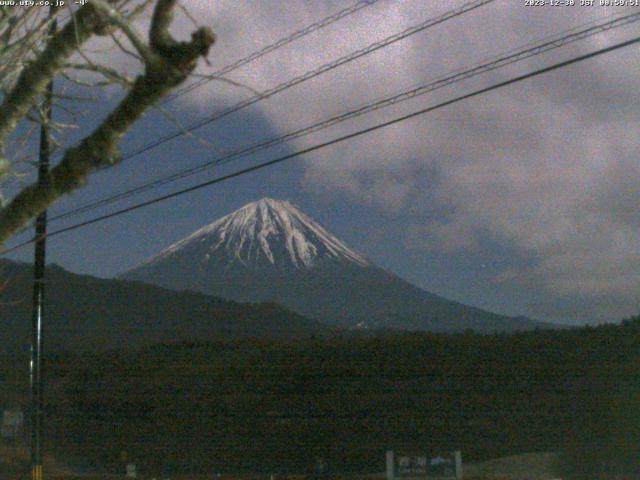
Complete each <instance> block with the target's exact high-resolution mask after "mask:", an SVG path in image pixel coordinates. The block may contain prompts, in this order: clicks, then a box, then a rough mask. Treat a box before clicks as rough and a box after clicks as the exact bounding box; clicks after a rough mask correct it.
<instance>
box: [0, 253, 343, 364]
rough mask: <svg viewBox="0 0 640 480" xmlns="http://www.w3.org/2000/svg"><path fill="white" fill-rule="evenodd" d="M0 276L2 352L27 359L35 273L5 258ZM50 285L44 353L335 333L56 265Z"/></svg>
mask: <svg viewBox="0 0 640 480" xmlns="http://www.w3.org/2000/svg"><path fill="white" fill-rule="evenodd" d="M0 277H1V278H2V279H4V280H6V282H5V284H4V287H3V288H2V289H1V290H0V318H2V321H3V328H2V329H0V346H2V349H3V350H9V353H15V352H23V353H24V351H25V349H26V348H27V346H28V345H29V338H30V337H29V335H30V330H29V329H30V326H31V322H30V318H31V292H32V282H33V267H32V266H31V265H29V264H25V263H19V262H13V261H10V260H0ZM46 279H47V287H46V292H45V302H46V310H45V314H46V326H45V328H46V339H47V340H46V341H47V345H46V349H47V351H65V350H71V351H77V350H81V351H87V350H110V349H129V348H138V347H142V346H150V345H153V344H157V343H173V342H179V341H192V340H217V339H235V338H248V337H262V338H281V339H295V338H303V337H309V336H313V335H326V334H332V333H333V332H334V330H332V329H331V328H330V327H327V326H325V325H322V324H320V323H318V322H316V321H314V320H311V319H308V318H305V317H303V316H301V315H299V314H297V313H295V312H292V311H290V310H288V309H286V308H285V307H282V306H280V305H275V304H273V303H260V304H255V303H254V304H249V305H247V304H241V303H238V302H234V301H231V300H225V299H221V298H216V297H212V296H209V295H206V294H204V293H201V292H190V291H182V292H177V291H174V290H169V289H166V288H162V287H159V286H156V285H150V284H144V283H141V282H134V281H128V280H119V279H103V278H96V277H92V276H89V275H79V274H75V273H71V272H68V271H66V270H64V269H63V268H61V267H59V266H56V265H48V266H47V273H46ZM0 353H2V351H1V350H0ZM5 353H6V352H5Z"/></svg>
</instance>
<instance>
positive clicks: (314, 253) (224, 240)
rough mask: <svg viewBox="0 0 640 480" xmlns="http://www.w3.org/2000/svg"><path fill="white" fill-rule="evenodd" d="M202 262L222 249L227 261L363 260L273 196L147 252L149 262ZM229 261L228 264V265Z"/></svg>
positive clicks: (301, 264) (302, 264) (298, 263)
mask: <svg viewBox="0 0 640 480" xmlns="http://www.w3.org/2000/svg"><path fill="white" fill-rule="evenodd" d="M187 253H188V255H189V256H190V257H191V258H200V259H201V260H200V261H201V262H202V263H206V262H209V261H211V260H212V259H213V258H214V257H216V256H217V257H219V256H220V254H223V255H224V257H225V258H227V259H228V262H227V263H233V262H238V263H240V264H242V265H245V266H260V265H262V264H264V263H266V262H268V263H270V264H271V265H275V266H277V267H281V268H286V267H287V266H293V267H295V268H298V269H300V268H313V267H314V266H317V265H319V264H321V263H322V262H326V261H347V262H352V263H355V264H357V265H359V266H363V267H364V266H366V265H368V262H367V260H366V259H365V258H364V256H362V255H361V254H359V253H357V252H355V251H354V250H352V249H350V248H349V247H348V246H347V245H345V244H344V243H343V242H342V241H340V240H339V239H337V238H336V237H334V236H333V235H331V233H329V232H328V231H327V230H325V229H324V228H323V227H322V226H321V225H319V224H318V223H316V222H315V221H314V220H313V219H312V218H310V217H309V216H307V215H306V214H305V213H303V212H301V211H300V210H299V209H298V208H297V207H296V206H294V205H293V204H291V203H289V202H287V201H283V200H274V199H272V198H263V199H261V200H259V201H257V202H253V203H249V204H247V205H245V206H244V207H242V208H240V209H239V210H236V211H235V212H233V213H230V214H229V215H227V216H225V217H222V218H220V219H218V220H216V221H215V222H213V223H211V224H209V225H207V226H205V227H202V228H201V229H199V230H197V231H195V232H194V233H193V234H191V235H189V236H188V237H186V238H185V239H183V240H180V241H179V242H177V243H175V244H173V245H171V246H170V247H169V248H167V249H166V250H164V251H163V252H161V253H160V254H159V255H158V256H156V257H154V258H152V259H151V260H150V261H149V262H147V263H149V264H152V263H155V262H158V261H162V260H164V259H166V258H167V257H171V256H174V255H180V254H187ZM227 267H228V265H227Z"/></svg>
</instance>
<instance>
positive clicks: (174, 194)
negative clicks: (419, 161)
mask: <svg viewBox="0 0 640 480" xmlns="http://www.w3.org/2000/svg"><path fill="white" fill-rule="evenodd" d="M637 43H640V37H636V38H633V39H631V40H627V41H625V42H621V43H617V44H615V45H611V46H609V47H605V48H601V49H599V50H596V51H593V52H590V53H587V54H584V55H580V56H578V57H574V58H571V59H569V60H565V61H563V62H559V63H556V64H553V65H551V66H548V67H544V68H540V69H538V70H534V71H533V72H529V73H526V74H523V75H519V76H516V77H513V78H510V79H509V80H505V81H502V82H499V83H496V84H493V85H491V86H489V87H484V88H481V89H479V90H475V91H473V92H470V93H467V94H464V95H460V96H458V97H455V98H453V99H450V100H446V101H444V102H441V103H438V104H436V105H433V106H431V107H427V108H423V109H420V110H417V111H415V112H412V113H409V114H406V115H402V116H400V117H396V118H394V119H392V120H388V121H386V122H383V123H379V124H377V125H374V126H371V127H367V128H364V129H361V130H358V131H356V132H353V133H349V134H347V135H343V136H340V137H337V138H334V139H332V140H328V141H326V142H322V143H319V144H316V145H314V146H311V147H308V148H304V149H302V150H298V151H297V152H293V153H290V154H287V155H283V156H281V157H278V158H275V159H273V160H270V161H267V162H264V163H261V164H258V165H254V166H252V167H248V168H244V169H242V170H238V171H236V172H233V173H230V174H227V175H223V176H220V177H217V178H214V179H212V180H208V181H206V182H202V183H199V184H196V185H193V186H191V187H188V188H184V189H182V190H178V191H176V192H172V193H169V194H166V195H162V196H160V197H156V198H154V199H151V200H147V201H145V202H141V203H138V204H136V205H132V206H130V207H126V208H123V209H120V210H117V211H115V212H111V213H108V214H105V215H101V216H98V217H95V218H92V219H90V220H86V221H84V222H80V223H76V224H74V225H70V226H68V227H65V228H61V229H59V230H55V231H53V232H51V233H49V234H48V235H47V237H53V236H56V235H60V234H62V233H66V232H69V231H71V230H76V229H78V228H82V227H85V226H88V225H92V224H94V223H98V222H101V221H103V220H107V219H109V218H113V217H117V216H120V215H123V214H125V213H128V212H132V211H134V210H138V209H140V208H144V207H147V206H149V205H153V204H156V203H160V202H162V201H164V200H168V199H170V198H174V197H178V196H180V195H184V194H186V193H190V192H193V191H196V190H200V189H202V188H205V187H208V186H210V185H214V184H216V183H221V182H224V181H226V180H230V179H232V178H236V177H239V176H242V175H245V174H247V173H251V172H254V171H257V170H261V169H263V168H266V167H270V166H273V165H276V164H278V163H282V162H284V161H286V160H290V159H292V158H294V157H298V156H300V155H304V154H307V153H311V152H315V151H317V150H320V149H323V148H326V147H329V146H331V145H335V144H338V143H341V142H344V141H346V140H351V139H353V138H356V137H360V136H362V135H365V134H367V133H371V132H374V131H377V130H380V129H382V128H385V127H389V126H391V125H395V124H397V123H400V122H403V121H405V120H409V119H411V118H415V117H418V116H420V115H425V114H427V113H430V112H432V111H435V110H439V109H441V108H444V107H447V106H449V105H453V104H455V103H458V102H461V101H463V100H466V99H469V98H473V97H477V96H479V95H482V94H485V93H488V92H491V91H494V90H497V89H499V88H503V87H506V86H508V85H512V84H514V83H517V82H521V81H523V80H526V79H529V78H532V77H536V76H538V75H542V74H544V73H548V72H551V71H554V70H558V69H560V68H564V67H567V66H569V65H573V64H575V63H578V62H582V61H584V60H588V59H590V58H594V57H597V56H600V55H604V54H606V53H610V52H613V51H615V50H619V49H621V48H625V47H628V46H631V45H635V44H637ZM36 240H37V239H36V238H34V239H31V240H27V241H25V242H22V243H20V244H18V245H16V246H14V247H11V248H9V249H7V250H5V251H3V252H2V254H3V255H4V254H7V253H10V252H13V251H15V250H17V249H19V248H21V247H23V246H25V245H29V244H31V243H33V242H34V241H36Z"/></svg>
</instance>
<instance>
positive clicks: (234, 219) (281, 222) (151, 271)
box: [121, 198, 551, 332]
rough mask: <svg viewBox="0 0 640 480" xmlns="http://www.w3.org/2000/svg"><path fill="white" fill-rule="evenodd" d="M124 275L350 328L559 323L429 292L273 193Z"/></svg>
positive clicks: (484, 328)
mask: <svg viewBox="0 0 640 480" xmlns="http://www.w3.org/2000/svg"><path fill="white" fill-rule="evenodd" d="M121 277H122V278H125V279H127V280H137V281H142V282H146V283H152V284H156V285H159V286H162V287H166V288H170V289H174V290H193V291H197V292H202V293H206V294H210V295H214V296H217V297H223V298H227V299H231V300H235V301H239V302H276V303H280V304H282V305H284V306H286V307H288V308H290V309H292V310H294V311H296V312H298V313H300V314H302V315H305V316H307V317H310V318H313V319H316V320H319V321H321V322H325V323H328V324H331V325H336V326H340V327H346V328H358V327H360V328H388V329H404V330H427V331H433V332H456V331H463V330H466V329H472V330H475V331H478V332H496V331H516V330H527V329H533V328H537V327H551V325H550V324H545V323H542V322H538V321H534V320H530V319H527V318H524V317H507V316H503V315H498V314H495V313H491V312H487V311H484V310H481V309H479V308H475V307H470V306H466V305H463V304H461V303H457V302H454V301H451V300H447V299H445V298H442V297H440V296H437V295H434V294H432V293H429V292H426V291H424V290H422V289H420V288H418V287H416V286H415V285H412V284H410V283H409V282H407V281H405V280H403V279H401V278H400V277H398V276H397V275H395V274H393V273H390V272H388V271H386V270H384V269H382V268H380V267H378V266H376V265H375V264H373V263H372V262H371V261H370V260H369V259H367V258H366V257H365V256H364V255H362V254H361V253H358V252H357V251H355V250H353V249H352V248H350V247H349V246H347V245H346V244H345V243H344V242H342V241H341V240H339V239H338V238H336V237H335V236H334V235H332V234H331V233H330V232H328V231H327V230H326V229H325V228H323V227H322V226H321V225H319V224H318V223H317V222H315V221H314V220H313V219H312V218H310V217H309V216H308V215H306V214H305V213H303V212H302V211H300V210H299V209H298V208H297V207H296V206H294V205H293V204H291V203H289V202H287V201H281V200H273V199H270V198H263V199H262V200H259V201H257V202H253V203H249V204H247V205H245V206H244V207H242V208H240V209H239V210H237V211H235V212H233V213H231V214H229V215H226V216H225V217H222V218H220V219H218V220H216V221H214V222H213V223H211V224H210V225H207V226H205V227H203V228H201V229H199V230H197V231H195V232H194V233H192V234H191V235H189V236H188V237H186V238H185V239H183V240H181V241H179V242H177V243H175V244H174V245H171V246H170V247H168V248H167V249H165V250H164V251H162V252H161V253H160V254H158V255H156V256H154V257H152V258H151V259H149V260H148V261H146V262H144V263H143V264H141V265H139V266H137V267H135V268H133V269H132V270H129V271H128V272H126V273H124V274H123V275H121Z"/></svg>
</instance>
